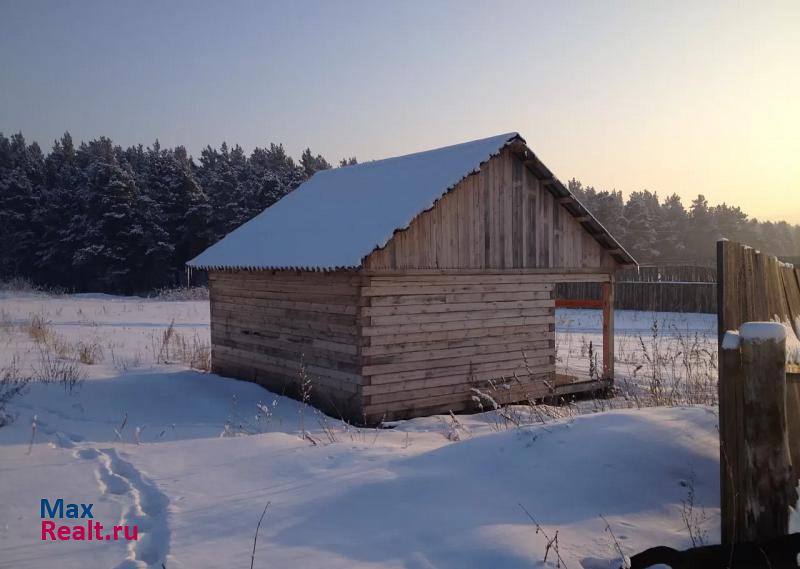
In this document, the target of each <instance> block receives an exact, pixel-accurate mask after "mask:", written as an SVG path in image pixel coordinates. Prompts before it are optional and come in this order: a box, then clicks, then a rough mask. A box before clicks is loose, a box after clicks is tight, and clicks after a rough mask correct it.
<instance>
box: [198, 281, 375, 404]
mask: <svg viewBox="0 0 800 569" xmlns="http://www.w3.org/2000/svg"><path fill="white" fill-rule="evenodd" d="M359 282H360V280H359V277H358V276H356V275H354V274H352V273H293V272H288V271H285V272H275V273H273V272H270V271H253V272H250V271H211V272H210V274H209V289H210V290H209V293H210V298H211V344H212V369H213V371H214V372H215V373H218V374H220V375H223V376H227V377H236V378H240V379H248V380H251V381H254V382H256V383H259V384H261V385H264V386H265V387H267V388H268V389H270V390H271V391H273V392H274V393H278V394H282V395H283V394H285V395H288V396H291V397H295V398H300V396H301V393H300V389H299V384H300V380H299V372H300V362H301V361H302V362H304V363H305V366H306V371H307V373H308V375H309V376H310V378H311V381H312V385H313V387H312V390H311V400H312V402H313V403H314V404H315V405H316V406H318V407H320V408H322V409H324V410H325V411H327V412H328V413H330V414H331V415H332V416H334V417H348V418H351V419H352V418H355V417H359V416H360V411H361V401H360V398H361V375H360V372H359V361H358V343H359V329H358V326H357V319H358V314H357V312H358V298H359Z"/></svg>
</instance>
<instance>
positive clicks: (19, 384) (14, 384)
mask: <svg viewBox="0 0 800 569" xmlns="http://www.w3.org/2000/svg"><path fill="white" fill-rule="evenodd" d="M30 379H31V378H30V377H27V376H24V375H23V374H22V373H21V372H20V369H19V365H18V363H17V359H16V358H12V359H11V362H10V363H9V364H7V365H5V366H3V367H0V427H4V426H6V425H9V424H10V423H11V422H13V420H14V415H12V414H11V413H9V412H8V411H7V407H8V404H9V403H11V401H12V400H13V399H15V398H16V397H18V396H19V395H21V394H22V392H23V391H24V390H25V386H26V385H27V384H28V383H29V382H30Z"/></svg>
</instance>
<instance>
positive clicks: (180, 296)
mask: <svg viewBox="0 0 800 569" xmlns="http://www.w3.org/2000/svg"><path fill="white" fill-rule="evenodd" d="M155 296H156V298H157V299H158V300H163V301H167V302H171V301H186V300H208V287H205V286H193V287H177V288H161V289H158V290H157V291H156V294H155Z"/></svg>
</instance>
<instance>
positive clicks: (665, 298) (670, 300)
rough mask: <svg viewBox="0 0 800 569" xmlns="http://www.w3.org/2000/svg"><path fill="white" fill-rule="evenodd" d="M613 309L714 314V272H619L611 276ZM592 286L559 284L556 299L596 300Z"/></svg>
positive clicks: (697, 268)
mask: <svg viewBox="0 0 800 569" xmlns="http://www.w3.org/2000/svg"><path fill="white" fill-rule="evenodd" d="M615 280H616V284H615V287H614V289H615V290H614V307H615V308H617V309H619V310H646V311H648V312H651V311H656V312H705V313H709V314H713V313H715V312H716V311H717V291H716V269H715V268H713V267H708V266H704V265H653V266H641V267H638V268H634V269H623V270H621V271H617V273H616V275H615ZM600 295H601V290H600V286H599V285H598V284H596V283H563V284H559V285H558V287H557V288H556V297H557V298H559V299H565V300H567V299H599V298H600Z"/></svg>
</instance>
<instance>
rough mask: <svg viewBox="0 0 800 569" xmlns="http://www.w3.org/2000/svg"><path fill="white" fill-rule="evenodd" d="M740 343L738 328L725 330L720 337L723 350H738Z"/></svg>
mask: <svg viewBox="0 0 800 569" xmlns="http://www.w3.org/2000/svg"><path fill="white" fill-rule="evenodd" d="M741 344H742V339H741V337H740V336H739V331H738V330H728V331H727V332H725V336H723V337H722V349H723V350H738V349H739V346H741Z"/></svg>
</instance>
